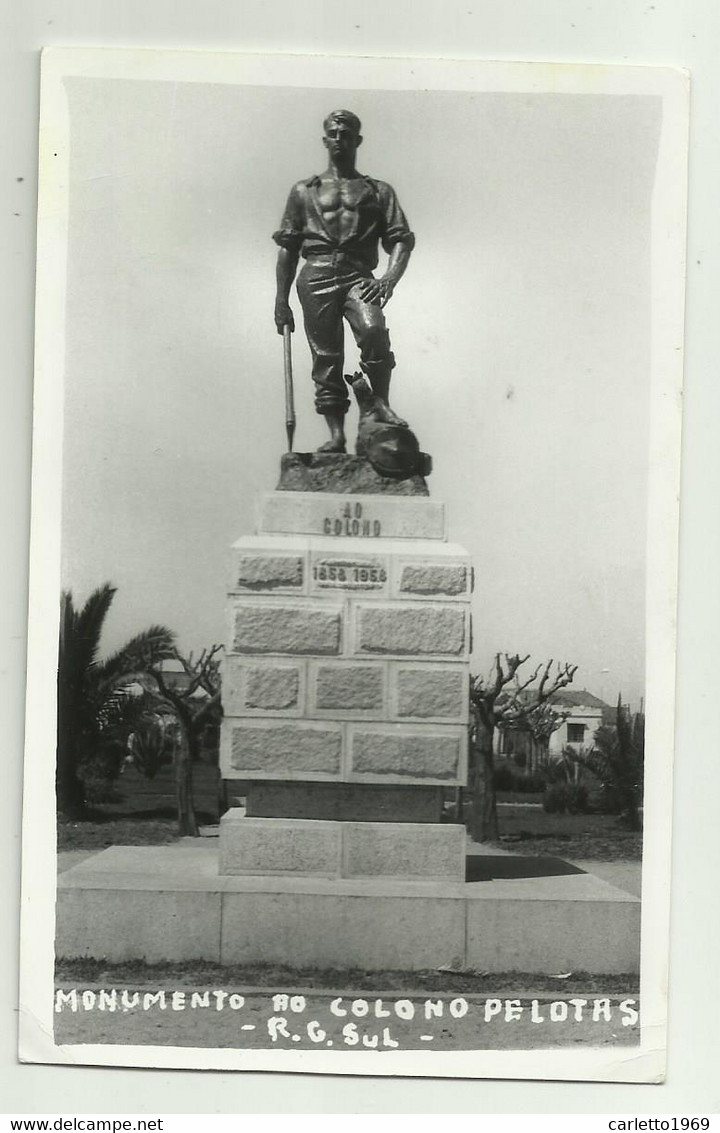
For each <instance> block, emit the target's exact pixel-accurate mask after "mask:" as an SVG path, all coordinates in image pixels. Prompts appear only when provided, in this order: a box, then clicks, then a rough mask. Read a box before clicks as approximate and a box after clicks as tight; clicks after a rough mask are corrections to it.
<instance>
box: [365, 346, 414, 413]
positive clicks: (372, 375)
mask: <svg viewBox="0 0 720 1133" xmlns="http://www.w3.org/2000/svg"><path fill="white" fill-rule="evenodd" d="M361 365H362V368H363V370H364V371H365V373H366V374H367V376H368V377H369V379H370V385H371V386H372V390H373V393H374V394H375V398H376V404H375V419H376V420H377V421H382V422H383V424H385V425H398V426H400V427H401V428H403V429H407V427H408V423H407V421H404V420H403V419H402V417H398V415H397V413H395V412H394V410H392V409H391V408H390V404H389V402H388V396H389V394H390V374H391V371H392V367H391V366H390V365H388V364H387V363H385V362H364V363H362V364H361Z"/></svg>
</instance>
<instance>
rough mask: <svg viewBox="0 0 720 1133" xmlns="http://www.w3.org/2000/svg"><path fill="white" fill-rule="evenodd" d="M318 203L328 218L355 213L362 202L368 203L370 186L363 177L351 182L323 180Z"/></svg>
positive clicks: (319, 188) (355, 178) (319, 189)
mask: <svg viewBox="0 0 720 1133" xmlns="http://www.w3.org/2000/svg"><path fill="white" fill-rule="evenodd" d="M317 194H318V203H319V205H320V208H321V210H322V212H323V215H324V216H325V217H326V218H330V217H332V216H333V215H342V214H343V213H345V214H348V213H354V212H356V211H357V209H358V207H359V206H360V203H361V202H362V201H364V202H367V201H368V196H369V194H368V186H367V183H366V182H365V181H364V180H363V179H362V178H361V177H354V178H352V179H350V180H347V181H346V180H334V179H327V180H325V179H324V178H323V180H321V182H320V185H319V187H318V191H317Z"/></svg>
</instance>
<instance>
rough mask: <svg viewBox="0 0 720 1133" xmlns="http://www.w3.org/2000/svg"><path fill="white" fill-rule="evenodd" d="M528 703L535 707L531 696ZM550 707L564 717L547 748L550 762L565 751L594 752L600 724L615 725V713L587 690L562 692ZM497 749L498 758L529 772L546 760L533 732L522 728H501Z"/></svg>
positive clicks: (551, 736)
mask: <svg viewBox="0 0 720 1133" xmlns="http://www.w3.org/2000/svg"><path fill="white" fill-rule="evenodd" d="M528 703H532V693H529V695H528ZM549 704H550V705H551V707H552V708H554V709H556V710H557V712H558V715H559V716H562V717H563V719H562V722H561V723H560V724H559V726H558V727H557V728H556V729H555V731H554V732H552V733H551V734H550V738H549V741H548V746H547V756H548V758H550V759H553V758H554V757H556V756H559V755H560V754H561V753H562V750H563V748H565V747H572V748H575V750H577V751H579V750H580V749H581V748H585V749H589V748H591V747H592V746H593V743H594V740H595V734H596V732H597V730H598V728H599V727H600V726H601V724H612V723H614V722H615V710H614V709H613V708H611V707H610V706H609V705H608V704H605V703H604V701H602V700H600V698H599V697H597V696H594V695H593V693H591V692H588V691H587V689H580V690H579V691H575V690H572V689H562V690H561V691H560V692H557V693H555V695H554V696H553V697H551V699H550V701H549ZM495 749H496V753H497V754H498V755H500V756H505V757H506V758H512V759H513V760H514V761H515V762H516V763H517V764H519V765H521V766H526V767H527V768H528V770H534V769H536V768H537V767H538V765H539V763H540V761H541V759H544V758H545V752H544V751H543V750H542V748H541V746H540V745H539V744H538V743H537V741H536V740H535V738H534V737H533V735H532V734H531V732H529V731H528V729H527V728H523V727H522V726H519V725H509V726H507V727H505V728H503V727H499V728H498V730H497V732H496V737H495Z"/></svg>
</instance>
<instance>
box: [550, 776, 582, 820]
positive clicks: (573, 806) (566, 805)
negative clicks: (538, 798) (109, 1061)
mask: <svg viewBox="0 0 720 1133" xmlns="http://www.w3.org/2000/svg"><path fill="white" fill-rule="evenodd" d="M543 810H544V811H545V813H546V814H588V813H589V812H590V800H589V797H588V792H587V787H585V786H584V785H583V784H582V783H580V784H575V783H552V784H551V785H550V786H549V787H548V788H547V790H546V792H545V795H544V797H543Z"/></svg>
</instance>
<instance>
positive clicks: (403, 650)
mask: <svg viewBox="0 0 720 1133" xmlns="http://www.w3.org/2000/svg"><path fill="white" fill-rule="evenodd" d="M468 639H469V632H468V614H467V610H466V608H465V607H464V606H452V605H440V604H432V605H431V604H430V603H427V602H426V603H420V602H418V603H416V604H415V603H413V604H412V605H410V603H406V604H403V605H400V604H398V605H393V604H390V603H388V604H387V605H383V606H381V605H377V606H375V605H363V604H358V606H357V609H356V625H355V652H356V653H360V654H386V655H395V656H430V657H465V656H466V655H467V653H468V648H469V640H468Z"/></svg>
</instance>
